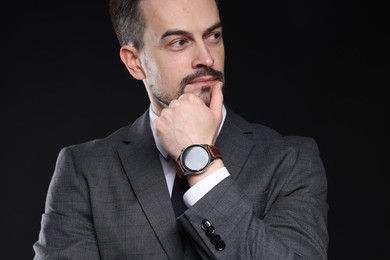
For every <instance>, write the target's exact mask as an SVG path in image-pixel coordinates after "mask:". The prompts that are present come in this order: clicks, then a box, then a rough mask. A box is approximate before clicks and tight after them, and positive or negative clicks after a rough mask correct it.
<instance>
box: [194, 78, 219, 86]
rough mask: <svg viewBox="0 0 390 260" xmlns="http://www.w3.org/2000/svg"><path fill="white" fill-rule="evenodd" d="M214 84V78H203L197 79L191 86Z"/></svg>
mask: <svg viewBox="0 0 390 260" xmlns="http://www.w3.org/2000/svg"><path fill="white" fill-rule="evenodd" d="M213 82H215V78H214V77H201V78H197V79H196V80H193V81H191V82H190V83H189V84H191V85H197V84H205V83H208V84H210V83H213Z"/></svg>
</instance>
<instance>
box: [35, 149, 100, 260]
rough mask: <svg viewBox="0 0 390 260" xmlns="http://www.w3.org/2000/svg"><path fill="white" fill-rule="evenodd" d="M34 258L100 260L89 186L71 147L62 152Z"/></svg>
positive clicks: (38, 259) (53, 178)
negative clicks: (76, 165)
mask: <svg viewBox="0 0 390 260" xmlns="http://www.w3.org/2000/svg"><path fill="white" fill-rule="evenodd" d="M33 249H34V251H35V257H34V260H40V259H72V260H74V259H85V260H87V259H88V260H90V259H94V260H95V259H100V258H99V251H98V246H97V242H96V238H95V232H94V227H93V224H92V221H91V208H90V201H89V196H88V187H87V184H86V181H85V179H84V178H83V177H82V175H81V174H80V173H78V171H77V170H76V169H75V166H74V162H73V159H72V154H71V150H70V149H69V148H63V149H62V150H61V152H60V153H59V156H58V159H57V163H56V167H55V171H54V174H53V177H52V180H51V182H50V186H49V190H48V194H47V198H46V206H45V213H44V214H43V215H42V220H41V230H40V233H39V239H38V241H37V242H36V243H35V244H34V245H33Z"/></svg>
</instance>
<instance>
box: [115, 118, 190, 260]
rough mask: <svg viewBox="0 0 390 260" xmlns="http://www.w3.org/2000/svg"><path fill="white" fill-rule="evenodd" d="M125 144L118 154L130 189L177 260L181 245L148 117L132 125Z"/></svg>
mask: <svg viewBox="0 0 390 260" xmlns="http://www.w3.org/2000/svg"><path fill="white" fill-rule="evenodd" d="M125 143H127V145H126V146H125V147H123V148H121V149H119V150H118V153H119V156H120V159H121V161H122V163H123V167H124V169H125V171H126V174H127V177H128V179H129V182H130V185H131V187H132V188H133V190H134V193H135V195H136V197H137V198H138V201H139V203H140V205H141V207H142V210H143V211H144V213H145V215H146V217H147V219H148V221H149V223H150V225H151V226H152V228H153V229H154V231H155V233H156V236H157V237H158V239H159V240H160V243H161V245H162V246H163V248H164V249H165V251H166V253H167V255H168V256H169V258H171V259H179V258H180V255H179V254H180V252H183V248H182V242H181V239H180V235H179V233H178V229H177V226H176V219H175V215H174V212H173V208H172V203H171V200H170V197H169V192H168V188H167V183H166V180H165V176H164V173H163V169H162V167H161V163H160V159H159V153H158V150H157V148H156V145H155V141H154V139H153V134H152V132H151V129H150V123H149V117H148V113H145V114H144V115H143V116H142V117H140V118H139V119H138V120H137V121H136V122H134V124H133V125H132V126H131V128H130V131H129V134H128V138H127V140H125Z"/></svg>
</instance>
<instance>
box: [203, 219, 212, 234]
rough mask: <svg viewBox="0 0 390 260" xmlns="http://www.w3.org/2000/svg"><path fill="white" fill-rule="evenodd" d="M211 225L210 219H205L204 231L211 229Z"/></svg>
mask: <svg viewBox="0 0 390 260" xmlns="http://www.w3.org/2000/svg"><path fill="white" fill-rule="evenodd" d="M210 227H211V223H210V221H208V220H205V221H203V223H202V229H203V230H204V231H206V230H209V228H210Z"/></svg>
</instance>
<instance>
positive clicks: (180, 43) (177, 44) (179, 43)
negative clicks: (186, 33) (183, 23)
mask: <svg viewBox="0 0 390 260" xmlns="http://www.w3.org/2000/svg"><path fill="white" fill-rule="evenodd" d="M187 44H188V41H187V40H185V39H177V40H174V41H172V42H170V43H169V47H170V48H172V49H175V50H181V49H183V48H184V47H185V46H186V45H187Z"/></svg>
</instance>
